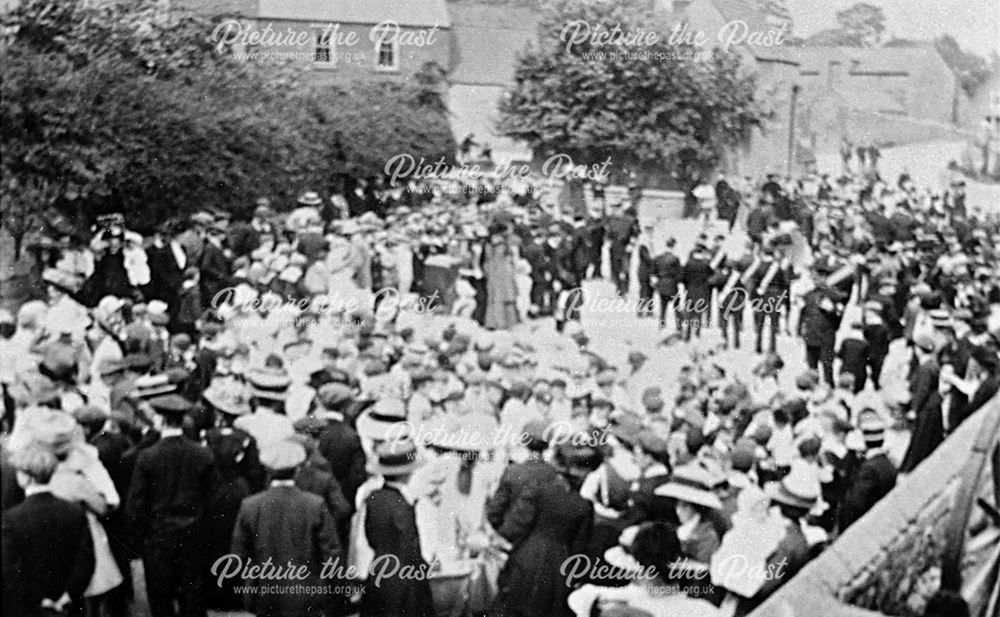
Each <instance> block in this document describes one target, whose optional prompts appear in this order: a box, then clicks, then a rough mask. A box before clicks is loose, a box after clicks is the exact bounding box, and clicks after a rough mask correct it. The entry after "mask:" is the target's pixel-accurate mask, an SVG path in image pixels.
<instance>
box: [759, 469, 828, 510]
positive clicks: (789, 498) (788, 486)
mask: <svg viewBox="0 0 1000 617" xmlns="http://www.w3.org/2000/svg"><path fill="white" fill-rule="evenodd" d="M764 492H765V494H766V495H767V497H768V498H769V499H770V500H771V504H773V505H775V506H777V507H778V508H779V509H780V510H781V514H782V516H784V517H785V518H788V519H791V520H793V521H798V520H800V519H802V518H803V517H805V516H806V515H807V514H809V511H810V510H812V509H813V508H814V507H815V506H816V504H817V503H818V502H819V500H820V485H819V482H818V481H817V480H816V478H815V476H813V475H810V474H809V472H808V469H807V468H804V467H793V468H792V470H791V471H790V472H789V473H788V474H786V475H785V477H783V478H782V479H781V480H780V481H777V482H769V483H768V484H767V485H765V487H764Z"/></svg>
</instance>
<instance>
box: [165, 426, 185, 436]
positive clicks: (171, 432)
mask: <svg viewBox="0 0 1000 617" xmlns="http://www.w3.org/2000/svg"><path fill="white" fill-rule="evenodd" d="M183 434H184V429H182V428H173V427H164V428H163V430H161V431H160V439H166V438H167V437H180V436H182V435H183Z"/></svg>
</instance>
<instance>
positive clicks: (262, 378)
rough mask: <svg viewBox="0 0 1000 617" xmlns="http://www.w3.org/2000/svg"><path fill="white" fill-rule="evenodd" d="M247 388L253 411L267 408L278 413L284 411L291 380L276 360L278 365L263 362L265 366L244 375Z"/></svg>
mask: <svg viewBox="0 0 1000 617" xmlns="http://www.w3.org/2000/svg"><path fill="white" fill-rule="evenodd" d="M246 380H247V388H248V390H249V394H250V405H251V407H253V408H254V409H256V408H258V407H267V408H269V409H273V410H276V411H279V412H283V411H284V404H285V401H286V400H287V399H288V388H289V387H290V386H291V383H292V380H291V378H290V377H289V376H288V371H286V370H285V368H284V363H283V362H281V360H280V358H278V363H277V365H275V363H273V362H265V366H261V367H254V368H251V369H250V370H248V371H247V374H246Z"/></svg>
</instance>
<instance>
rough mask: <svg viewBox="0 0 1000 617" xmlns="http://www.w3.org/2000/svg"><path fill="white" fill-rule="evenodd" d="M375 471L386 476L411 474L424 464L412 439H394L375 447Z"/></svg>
mask: <svg viewBox="0 0 1000 617" xmlns="http://www.w3.org/2000/svg"><path fill="white" fill-rule="evenodd" d="M375 456H376V462H375V464H374V465H373V471H375V472H376V473H379V474H382V475H384V476H396V475H400V474H406V473H410V472H412V471H413V470H415V469H416V468H417V467H420V465H421V464H422V462H423V461H422V460H421V457H420V455H419V452H418V451H417V445H416V444H415V443H413V441H412V440H410V439H392V440H390V441H386V442H384V443H380V444H378V445H377V446H375Z"/></svg>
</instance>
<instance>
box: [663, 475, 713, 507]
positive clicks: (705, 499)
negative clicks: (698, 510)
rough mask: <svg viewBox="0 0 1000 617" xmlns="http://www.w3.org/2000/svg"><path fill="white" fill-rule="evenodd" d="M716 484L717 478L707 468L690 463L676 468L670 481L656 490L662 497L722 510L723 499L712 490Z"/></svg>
mask: <svg viewBox="0 0 1000 617" xmlns="http://www.w3.org/2000/svg"><path fill="white" fill-rule="evenodd" d="M716 484H718V482H717V481H716V478H714V477H713V476H712V474H711V473H710V472H709V471H708V470H707V469H704V468H703V467H701V466H699V465H696V464H688V465H683V466H681V467H678V468H677V469H675V470H674V473H673V475H672V476H671V478H670V481H669V482H667V483H666V484H663V485H661V486H659V487H657V489H656V490H655V491H654V492H655V494H656V495H659V496H660V497H673V498H674V499H677V500H678V501H684V502H687V503H691V504H695V505H698V506H704V507H706V508H711V509H713V510H720V509H722V501H720V500H719V497H718V496H717V495H716V494H715V493H714V492H712V487H713V486H714V485H716Z"/></svg>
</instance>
